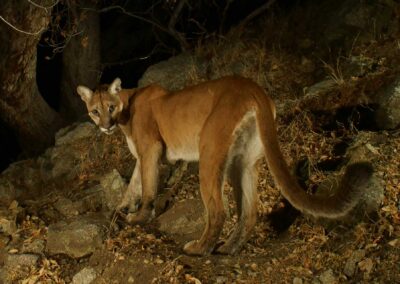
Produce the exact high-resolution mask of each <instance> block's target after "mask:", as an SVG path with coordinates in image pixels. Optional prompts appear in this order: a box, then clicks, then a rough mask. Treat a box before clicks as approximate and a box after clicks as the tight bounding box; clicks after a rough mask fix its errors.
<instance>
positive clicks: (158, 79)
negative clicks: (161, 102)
mask: <svg viewBox="0 0 400 284" xmlns="http://www.w3.org/2000/svg"><path fill="white" fill-rule="evenodd" d="M206 66H207V65H206V61H205V60H202V59H200V58H198V57H195V56H194V55H192V54H190V53H182V54H180V55H178V56H174V57H171V58H169V59H168V60H165V61H161V62H159V63H157V64H154V65H152V66H150V67H149V68H148V69H147V70H146V72H145V73H144V74H143V76H142V78H141V79H140V80H139V82H138V86H139V87H145V86H147V85H150V84H158V85H160V86H162V87H164V88H166V89H168V90H179V89H182V88H183V87H185V86H187V85H190V84H191V83H193V82H197V81H198V78H199V77H200V78H201V77H205V73H206Z"/></svg>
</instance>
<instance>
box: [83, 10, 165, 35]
mask: <svg viewBox="0 0 400 284" xmlns="http://www.w3.org/2000/svg"><path fill="white" fill-rule="evenodd" d="M82 10H87V11H93V12H98V13H104V12H108V11H112V10H120V11H121V12H122V13H123V14H124V15H127V16H129V17H132V18H135V19H138V20H141V21H143V22H146V23H148V24H151V25H153V26H155V27H156V28H158V29H159V30H162V31H164V32H166V33H168V34H171V33H170V32H169V30H168V29H167V28H166V27H163V26H162V25H160V24H159V23H157V22H155V21H151V20H149V19H147V18H145V17H142V16H139V15H136V14H134V13H131V12H128V11H126V10H125V8H124V7H121V6H119V5H116V6H110V7H106V8H103V9H100V10H96V9H93V8H82Z"/></svg>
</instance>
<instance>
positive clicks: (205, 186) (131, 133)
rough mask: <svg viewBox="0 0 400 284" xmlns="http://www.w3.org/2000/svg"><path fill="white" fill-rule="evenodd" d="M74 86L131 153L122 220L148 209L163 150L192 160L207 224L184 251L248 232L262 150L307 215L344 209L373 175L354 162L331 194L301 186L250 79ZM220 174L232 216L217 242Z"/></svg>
mask: <svg viewBox="0 0 400 284" xmlns="http://www.w3.org/2000/svg"><path fill="white" fill-rule="evenodd" d="M77 92H78V94H79V95H80V96H81V98H82V100H83V101H84V102H85V103H86V106H87V109H88V112H89V115H90V117H91V118H92V120H93V121H94V122H95V123H96V124H97V125H98V126H99V127H100V130H101V131H102V132H104V133H106V134H111V133H112V132H113V131H114V130H115V129H116V126H119V127H120V128H121V130H122V132H123V133H124V135H125V137H126V140H127V143H128V147H129V149H130V151H131V152H132V154H133V156H134V157H135V158H136V159H137V163H136V167H135V169H134V171H133V174H132V178H131V181H130V183H129V186H128V189H127V191H126V193H125V197H124V200H123V201H122V203H121V204H120V206H119V207H118V209H121V208H123V207H126V206H129V207H130V210H131V212H132V211H137V212H136V213H130V214H128V215H127V218H126V219H127V221H128V222H130V223H132V224H143V223H146V222H149V221H150V220H151V218H152V217H153V215H154V213H153V203H154V200H155V198H156V194H157V192H156V189H157V183H158V163H159V160H160V158H161V157H162V155H166V157H167V159H168V160H170V161H175V160H186V161H199V177H200V191H201V197H202V200H203V203H204V206H205V209H206V226H205V229H204V232H203V234H202V236H201V238H200V240H195V241H191V242H189V243H187V244H186V245H185V246H184V251H185V253H187V254H190V255H205V254H209V253H211V252H212V251H213V250H216V251H217V252H219V253H223V254H232V253H235V252H237V251H238V250H239V249H240V248H241V247H242V246H243V244H244V243H245V242H246V241H247V240H248V238H249V236H250V233H251V231H252V229H253V227H254V225H255V223H256V217H257V196H256V192H257V175H258V172H257V166H256V164H257V162H258V161H259V160H260V159H261V158H262V157H264V156H265V158H266V160H267V164H268V168H269V170H270V171H271V173H272V175H273V177H274V180H275V183H276V185H277V187H278V188H279V189H280V190H281V192H282V194H283V196H284V197H285V198H286V199H288V200H289V202H290V203H291V204H292V205H293V206H294V207H296V208H297V209H299V210H300V211H302V212H305V213H308V214H311V215H314V216H320V217H327V218H337V217H339V216H343V215H345V214H346V213H348V212H349V210H350V209H352V208H353V207H354V206H355V205H356V203H357V201H358V200H359V198H360V196H361V195H362V192H363V187H364V186H365V185H366V183H367V181H368V180H369V178H370V176H371V175H372V171H373V170H372V167H371V165H370V164H368V163H364V162H359V163H356V164H353V165H350V166H348V167H347V170H346V172H345V174H344V176H343V178H342V181H341V185H340V189H339V191H338V193H337V194H335V195H333V196H329V197H321V196H314V195H309V194H307V193H306V192H304V190H303V189H301V188H300V187H299V185H298V184H297V182H296V180H295V178H293V177H292V176H291V175H290V173H289V170H288V167H287V165H286V162H285V160H284V158H283V155H282V153H281V150H280V148H279V144H278V139H277V133H276V127H275V106H274V103H273V102H272V100H271V99H270V98H269V97H268V96H267V94H266V93H265V92H264V90H263V89H262V88H261V87H260V86H258V85H257V84H255V83H254V82H252V81H251V80H249V79H245V78H241V77H238V76H230V77H224V78H221V79H217V80H212V81H208V82H204V83H201V84H198V85H196V86H191V87H187V88H185V89H183V90H181V91H177V92H169V91H167V90H165V89H163V88H162V87H160V86H157V85H150V86H148V87H145V88H138V89H122V88H121V80H120V79H118V78H117V79H115V80H114V81H113V82H112V83H111V84H110V85H109V86H105V85H102V86H100V87H99V88H98V89H97V90H95V91H92V90H90V89H89V88H87V87H84V86H78V87H77ZM225 178H227V180H228V181H229V182H230V184H231V185H232V187H233V188H234V193H235V194H234V195H235V199H236V203H237V210H238V216H239V220H238V222H237V224H236V227H235V228H234V230H233V232H232V234H231V235H230V236H229V238H228V240H227V241H226V242H225V243H224V244H222V245H221V246H219V247H218V248H216V243H217V241H218V238H219V235H220V233H221V230H222V227H223V224H224V221H225V212H224V206H223V201H222V194H223V193H222V185H223V182H224V179H225Z"/></svg>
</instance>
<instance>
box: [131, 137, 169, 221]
mask: <svg viewBox="0 0 400 284" xmlns="http://www.w3.org/2000/svg"><path fill="white" fill-rule="evenodd" d="M161 153H162V146H161V144H160V143H158V142H157V143H154V144H153V145H146V148H145V151H143V154H142V155H140V158H139V159H140V173H141V181H142V192H141V193H142V202H141V206H140V207H139V210H138V212H136V213H131V214H128V216H127V217H126V220H127V221H128V222H129V223H131V224H144V223H148V222H149V221H150V220H151V219H152V218H153V217H154V214H155V212H154V200H155V198H156V195H157V186H158V164H159V160H160V157H161ZM135 190H136V188H135Z"/></svg>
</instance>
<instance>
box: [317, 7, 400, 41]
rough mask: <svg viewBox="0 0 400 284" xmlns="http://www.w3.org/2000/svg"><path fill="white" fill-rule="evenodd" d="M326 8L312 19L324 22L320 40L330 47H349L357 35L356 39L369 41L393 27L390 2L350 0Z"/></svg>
mask: <svg viewBox="0 0 400 284" xmlns="http://www.w3.org/2000/svg"><path fill="white" fill-rule="evenodd" d="M331 3H332V2H331ZM323 9H324V8H323V7H321V10H323ZM329 9H330V13H324V12H322V11H319V12H318V15H316V17H315V19H314V22H316V23H318V22H320V23H322V22H323V23H324V25H323V26H322V27H321V40H322V41H324V42H326V44H328V45H329V46H333V45H335V44H336V45H338V46H348V47H349V48H350V47H351V46H352V44H354V38H355V37H356V36H357V40H358V42H369V41H371V40H374V39H375V36H374V35H376V34H381V33H385V31H387V30H388V29H393V26H394V23H392V21H393V19H392V16H391V9H392V8H391V7H390V6H389V5H380V4H378V3H376V2H360V1H357V0H350V1H345V2H342V3H341V4H339V3H335V4H334V6H331V7H330V8H329Z"/></svg>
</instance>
